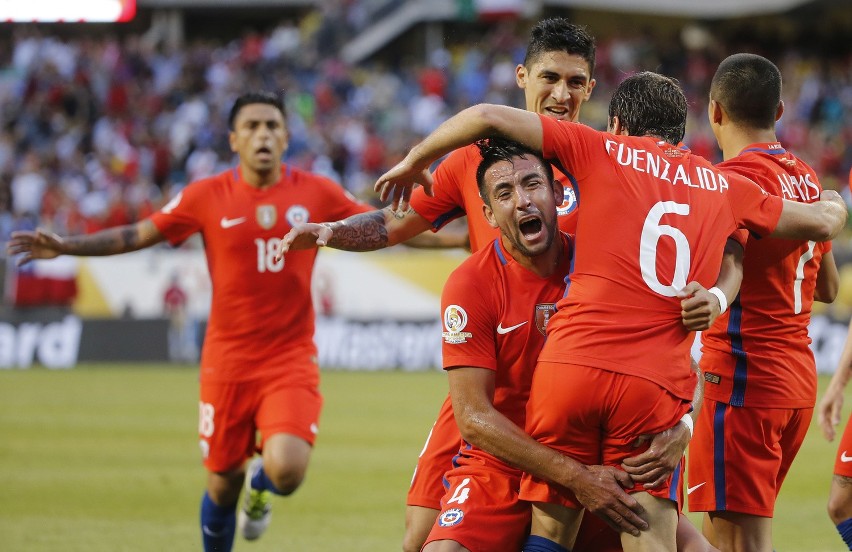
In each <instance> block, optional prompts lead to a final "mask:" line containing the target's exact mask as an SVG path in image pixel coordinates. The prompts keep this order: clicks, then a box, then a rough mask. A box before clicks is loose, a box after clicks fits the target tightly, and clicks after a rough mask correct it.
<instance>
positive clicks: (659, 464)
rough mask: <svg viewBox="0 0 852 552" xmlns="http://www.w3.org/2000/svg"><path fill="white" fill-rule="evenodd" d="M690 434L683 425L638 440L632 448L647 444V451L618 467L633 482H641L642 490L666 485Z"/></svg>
mask: <svg viewBox="0 0 852 552" xmlns="http://www.w3.org/2000/svg"><path fill="white" fill-rule="evenodd" d="M690 438H691V435H690V433H689V428H687V427H686V424H685V423H683V422H678V423H677V425H676V426H674V427H673V428H671V429H667V430H665V431H663V432H662V433H657V434H656V435H643V436H641V437H639V438H638V439H637V440H636V442H635V443H634V446H639V445H641V444H643V443H645V442H647V441H651V443H650V445H649V446H648V449H647V450H646V451H645V452H643V453H641V454H638V455H636V456H631V457H630V458H626V459H625V460H624V462H622V464H621V467H622V468H624V471H625V472H627V473H628V474H629V475H630V476H631V477H632V478H633V481H635V482H636V483H643V484H644V485H643V486H644V487H645V488H646V489H654V488H656V487H659V486H660V485H662V484H663V483H665V482H666V479H668V477H669V475H671V473H672V472H673V471H674V470H675V468H676V467H677V465H678V464H679V463H680V460H681V458H683V452H684V451H685V450H686V446H687V445H688V444H689V440H690Z"/></svg>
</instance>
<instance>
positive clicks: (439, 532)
mask: <svg viewBox="0 0 852 552" xmlns="http://www.w3.org/2000/svg"><path fill="white" fill-rule="evenodd" d="M460 462H462V465H459V466H458V467H456V468H453V469H452V470H450V471H449V472H447V473H446V474H445V479H446V481H447V483H448V484H449V487H448V488H447V491H446V494H444V496H443V498H442V499H441V513H440V514H438V518H437V519H436V520H435V525H433V526H432V531H431V532H430V533H429V536H428V537H427V538H426V543H425V544H428V543H430V542H434V541H440V540H451V541H455V542H457V543H459V544H461V545H462V546H464V547H465V548H467V549H468V550H470V551H471V552H493V551H494V550H520V549H521V547H522V545H523V543H524V541H525V540H526V538H527V535H528V534H529V531H530V516H531V510H530V505H529V503H528V502H523V501H521V500H519V499H518V486H519V485H520V481H521V472H520V470H516V469H513V468H510V467H508V466H505V465H497V464H496V462H494V461H491V462H482V461H481V460H480V459H474V460H473V461H472V463H471V464H470V465H465V464H463V462H464V459H461V460H460ZM425 544H424V546H425Z"/></svg>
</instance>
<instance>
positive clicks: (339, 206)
mask: <svg viewBox="0 0 852 552" xmlns="http://www.w3.org/2000/svg"><path fill="white" fill-rule="evenodd" d="M316 185H317V186H318V188H319V189H320V190H321V191H322V194H323V205H324V206H325V210H324V211H323V213H322V215H321V218H322V220H319V221H315V222H328V221H336V220H342V219H345V218H347V217H351V216H352V215H357V214H359V213H366V212H368V211H374V210H375V208H374V207H372V206H370V205H367V204H366V203H362V202H360V201H358V200H357V199H355V196H353V195H352V194H350V193H349V192H348V191H346V189H344V188H343V186H341V185H340V184H338V183H337V182H334V181H333V180H329V179H327V178H322V177H317V182H316Z"/></svg>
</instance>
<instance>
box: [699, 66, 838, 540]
mask: <svg viewBox="0 0 852 552" xmlns="http://www.w3.org/2000/svg"><path fill="white" fill-rule="evenodd" d="M783 108H784V105H783V102H782V101H781V73H780V71H779V70H778V68H777V67H776V66H775V65H774V64H773V63H772V62H771V61H769V60H768V59H766V58H763V57H761V56H758V55H754V54H735V55H733V56H730V57H728V58H726V59H725V60H724V61H722V63H721V64H720V65H719V68H718V69H717V70H716V74H715V75H714V77H713V80H712V83H711V87H710V106H709V116H710V123H711V126H712V128H713V132H714V134H715V135H716V138H717V140H718V142H719V145H720V147H721V148H722V153H723V156H724V159H725V160H724V161H723V162H722V163H720V164H719V165H717V166H718V168H719V169H722V170H723V171H726V172H728V173H736V174H740V175H743V176H746V177H748V178H750V179H751V180H753V181H754V182H756V183H758V184H759V185H760V186H761V187H762V188H763V189H764V190H765V191H766V192H768V193H769V194H772V195H774V196H778V197H782V198H784V199H786V200H789V201H795V202H801V203H813V202H815V201H817V200H818V199H819V196H820V193H821V192H822V187H821V186H820V184H819V180H818V179H817V176H816V174H815V173H814V171H813V169H811V168H810V167H809V166H808V165H807V164H805V163H804V162H803V161H801V160H800V159H798V158H796V157H795V156H794V155H793V154H792V153H790V152H789V151H787V150H785V149H784V147H783V146H782V145H781V144H780V143H779V142H778V139H777V137H776V135H775V122H776V121H777V120H778V119H780V117H781V114H782V112H783ZM838 287H839V276H838V273H837V267H836V266H835V263H834V258H833V256H832V254H831V242H824V243H816V242H814V241H807V240H780V239H758V238H757V237H755V236H750V237H748V240H747V242H746V244H745V253H744V257H743V280H742V284H741V287H740V292H739V295H738V296H737V298H736V300H734V302H733V303H732V304H731V306H730V308H729V309H728V312H726V313H725V314H723V315H722V316H720V317H719V318H718V319H717V320H716V322H715V323H714V324H713V326H712V327H711V328H710V329H709V330H707V331H705V332H704V333H703V334H702V344H703V347H702V351H703V354H702V357H701V361H700V364H701V368H702V371H703V372H704V377H705V380H706V382H705V389H704V392H705V403H704V410H702V412H701V414H700V415H699V418H698V421H697V423H696V427H695V438H694V439H693V440H692V445H691V447H690V455H689V456H690V458H689V489H690V490H691V491H692V492H691V493H690V494H689V508H690V510H691V511H694V512H707V517H708V521H709V523H710V525H711V526H712V531H711V530H710V529H709V528H708V530H707V532H706V536H707V537H708V538H710V540H711V541H713V542H714V544H715V545H716V546H718V547H719V548H720V549H721V550H723V551H726V552H727V551H737V552H740V551H742V552H745V551H761V550H763V551H770V550H772V515H773V512H774V506H775V500H776V499H777V497H778V492H779V491H780V489H781V485H782V483H783V481H784V478H785V476H786V475H787V472H788V470H789V469H790V465H791V464H792V462H793V459H794V458H795V457H796V453H797V452H798V451H799V448H800V447H801V445H802V441H803V439H804V438H805V434H806V433H807V430H808V426H809V425H810V421H811V416H812V415H813V408H814V403H815V401H816V387H817V377H816V366H815V364H814V357H813V353H812V352H811V349H810V347H809V345H810V342H811V339H810V337H809V336H808V324H809V323H810V318H811V317H810V314H811V307H812V305H813V301H814V299H816V300H818V301H823V302H831V301H833V300H834V297H835V295H836V294H837V289H838ZM779 351H783V354H779ZM705 525H706V522H705Z"/></svg>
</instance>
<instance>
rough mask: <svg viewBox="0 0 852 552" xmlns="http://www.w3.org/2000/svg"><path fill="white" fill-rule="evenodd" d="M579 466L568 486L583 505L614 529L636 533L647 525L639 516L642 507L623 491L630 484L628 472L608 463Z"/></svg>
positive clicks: (642, 511)
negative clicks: (578, 475)
mask: <svg viewBox="0 0 852 552" xmlns="http://www.w3.org/2000/svg"><path fill="white" fill-rule="evenodd" d="M583 467H584V470H583V471H582V474H581V476H580V477H578V478H577V479H575V480H574V481H573V483H574V484H572V485H571V487H570V488H571V490H572V491H573V492H574V494H575V495H576V497H577V500H579V501H580V504H582V505H583V507H584V508H586V509H587V510H588V511H590V512H592V513H594V514H595V515H597V516H598V517H600V518H601V519H602V520H604V521H605V522H606V523H607V525H609V526H610V527H612V528H613V529H614V530H616V531H618V532H622V531H623V532H626V533H630V534H631V535H633V536H634V537H638V536H639V532H640V531H644V530H646V529H648V523H647V522H646V521H645V520H644V519H643V518H642V517H641V516H642V515H644V513H645V509H644V508H643V507H642V505H641V504H639V502H638V501H637V500H636V499H635V498H633V497H632V496H630V495H629V494H627V493H626V492H625V491H624V488H625V487H632V486H633V480H632V479H631V478H630V476H629V475H628V474H626V473H625V472H623V471H621V470H619V469H617V468H613V467H612V466H583Z"/></svg>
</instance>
